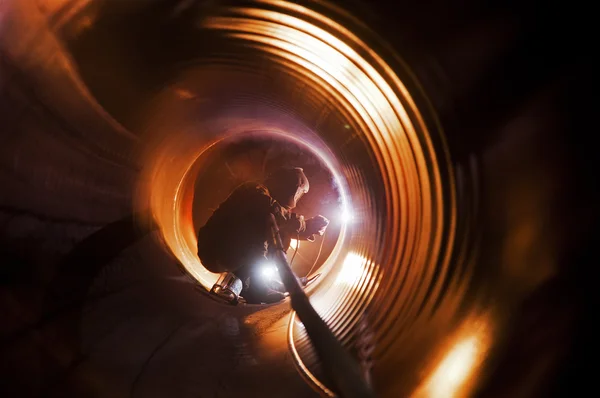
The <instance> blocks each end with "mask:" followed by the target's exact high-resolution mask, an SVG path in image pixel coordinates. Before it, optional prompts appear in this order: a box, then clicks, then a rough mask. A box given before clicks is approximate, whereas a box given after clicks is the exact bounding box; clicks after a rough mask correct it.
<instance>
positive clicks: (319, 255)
mask: <svg viewBox="0 0 600 398" xmlns="http://www.w3.org/2000/svg"><path fill="white" fill-rule="evenodd" d="M326 233H327V230H325V232H323V235H321V244H320V245H319V252H318V253H317V258H315V262H314V263H313V265H312V267H310V270H309V271H308V272H307V273H306V276H307V277H308V276H309V275H310V273H311V272H312V271H313V269H314V268H315V266H316V265H317V262H318V261H319V257H321V250H323V243H324V242H325V234H326ZM297 252H298V250H296V253H297ZM296 253H294V255H296ZM292 260H293V258H292Z"/></svg>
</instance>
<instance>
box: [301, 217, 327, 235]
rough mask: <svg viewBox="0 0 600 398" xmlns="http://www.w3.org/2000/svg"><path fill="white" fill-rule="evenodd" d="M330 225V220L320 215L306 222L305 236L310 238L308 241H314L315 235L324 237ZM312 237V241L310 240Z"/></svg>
mask: <svg viewBox="0 0 600 398" xmlns="http://www.w3.org/2000/svg"><path fill="white" fill-rule="evenodd" d="M328 225H329V220H328V219H327V218H325V217H323V216H322V215H318V216H315V217H313V218H309V219H308V220H306V230H305V234H306V235H307V236H308V237H309V239H308V240H314V236H313V235H319V236H323V234H324V233H325V230H326V229H327V226H328ZM311 237H312V239H310V238H311Z"/></svg>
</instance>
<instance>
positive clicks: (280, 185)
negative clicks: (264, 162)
mask: <svg viewBox="0 0 600 398" xmlns="http://www.w3.org/2000/svg"><path fill="white" fill-rule="evenodd" d="M265 185H266V187H267V189H268V190H269V193H270V194H271V197H272V198H273V199H275V200H276V201H277V202H278V203H279V204H280V205H281V206H283V207H285V208H287V209H293V208H295V207H296V204H297V203H298V201H299V200H300V198H301V197H302V195H304V194H305V193H307V192H308V189H309V184H308V178H306V175H305V174H304V170H303V169H302V168H300V167H282V168H280V169H277V170H275V171H274V172H273V173H271V174H270V175H269V176H268V177H267V179H266V180H265Z"/></svg>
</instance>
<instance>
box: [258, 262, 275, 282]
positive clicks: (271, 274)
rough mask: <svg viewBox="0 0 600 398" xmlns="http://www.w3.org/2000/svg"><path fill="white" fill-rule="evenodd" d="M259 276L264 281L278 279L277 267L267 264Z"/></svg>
mask: <svg viewBox="0 0 600 398" xmlns="http://www.w3.org/2000/svg"><path fill="white" fill-rule="evenodd" d="M261 274H262V276H263V278H264V279H265V280H273V279H278V278H279V273H278V272H277V267H276V266H275V264H273V263H267V264H266V265H264V266H263V267H262V269H261Z"/></svg>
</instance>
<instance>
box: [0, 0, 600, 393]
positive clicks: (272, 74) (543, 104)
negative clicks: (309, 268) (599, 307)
mask: <svg viewBox="0 0 600 398" xmlns="http://www.w3.org/2000/svg"><path fill="white" fill-rule="evenodd" d="M517 3H518V4H517ZM336 4H338V5H332V3H327V2H321V1H302V2H296V3H287V2H280V1H270V0H265V1H188V0H186V1H179V2H172V1H160V0H155V1H150V0H149V1H130V2H127V1H117V0H97V1H91V0H53V1H42V0H39V1H36V0H13V1H9V0H4V1H1V2H0V92H1V95H0V125H1V126H2V131H1V132H0V184H1V185H0V186H1V187H2V189H1V191H0V242H1V248H0V249H1V253H0V254H1V255H2V257H1V259H2V260H1V264H2V266H1V267H0V270H1V272H2V273H1V274H0V281H1V282H2V284H1V286H0V293H1V297H0V311H1V313H0V315H1V316H2V322H0V337H1V339H2V340H1V345H0V350H1V351H0V373H1V374H2V375H3V376H2V379H1V383H0V395H2V396H20V397H25V396H41V395H43V396H53V395H56V396H90V397H119V396H135V397H152V396H162V397H164V396H170V397H184V396H249V395H252V396H275V397H279V396H291V397H294V396H297V397H306V396H311V395H318V394H321V395H328V394H331V390H332V386H330V385H329V383H328V382H327V379H326V376H325V374H326V373H325V372H323V369H322V368H321V363H320V362H319V361H318V360H317V357H316V356H315V353H314V351H313V348H312V347H311V344H310V340H309V339H308V337H307V334H306V330H305V329H304V328H303V326H302V324H301V323H300V322H297V321H296V320H295V317H294V314H291V313H290V306H289V302H284V303H280V304H276V305H272V306H237V307H233V306H227V305H221V304H220V303H217V302H215V301H213V300H211V299H210V298H209V297H208V296H207V295H208V290H209V289H210V288H211V287H212V286H213V284H214V283H215V282H216V281H217V279H218V277H219V276H218V275H215V274H211V273H209V272H208V271H206V270H205V269H204V268H203V267H202V265H201V263H200V261H199V260H198V258H197V256H196V255H195V249H194V246H195V229H196V228H197V227H198V225H197V224H198V222H201V221H202V220H201V219H202V217H203V216H204V215H202V216H201V215H199V214H200V213H199V211H200V210H198V209H204V210H202V211H205V212H208V211H209V210H210V208H211V207H213V206H214V205H215V204H216V203H218V202H219V200H221V199H222V197H223V195H224V194H225V193H226V191H227V190H229V189H230V188H231V185H232V184H233V183H234V182H235V181H236V180H235V179H230V178H228V177H227V174H225V173H222V171H223V170H225V169H227V167H229V166H228V163H227V161H229V160H233V155H228V156H229V157H224V158H223V159H222V160H223V161H224V162H225V163H226V164H224V165H222V167H221V168H218V169H217V168H215V164H216V163H215V159H217V160H218V158H219V156H221V154H223V153H228V152H227V151H226V149H227V148H230V147H232V145H233V144H234V143H236V142H239V140H240V138H243V137H246V136H247V135H249V133H252V135H254V136H260V137H262V138H264V139H268V140H273V141H277V142H278V143H280V144H278V145H283V143H287V144H289V145H291V146H292V147H293V148H294V149H293V150H294V151H296V152H300V153H302V152H304V153H305V154H306V156H305V157H306V158H310V159H316V160H314V162H316V163H318V164H320V165H321V166H322V168H323V170H325V171H323V172H322V174H320V175H321V176H324V177H323V179H324V180H327V178H329V179H330V181H331V184H330V185H331V186H330V187H327V186H326V185H327V184H322V185H321V186H322V189H323V190H324V191H323V192H325V190H326V188H327V189H329V190H328V191H327V192H328V195H329V193H331V195H334V194H335V195H337V196H336V197H337V198H338V199H339V201H334V202H335V203H334V205H335V206H334V205H332V206H330V207H328V208H327V210H326V211H327V212H330V213H331V214H329V213H324V215H325V216H327V218H329V219H331V220H332V225H331V226H330V229H332V231H333V228H336V229H335V233H332V234H331V235H329V232H328V235H329V236H330V238H329V239H330V240H329V241H328V242H327V247H328V249H327V250H326V253H327V254H328V255H327V256H324V257H326V259H325V261H324V262H323V264H322V265H321V268H320V272H322V276H321V277H320V278H319V280H318V281H317V282H315V283H314V284H312V285H311V286H310V287H309V288H308V290H307V293H308V295H309V297H310V300H311V303H312V305H313V306H314V307H315V308H316V310H317V312H318V314H319V315H320V316H321V317H322V318H323V319H324V320H325V321H326V322H327V324H328V325H329V327H330V328H331V330H332V331H333V333H334V334H335V335H336V337H337V338H339V339H340V341H341V342H342V344H343V345H344V347H345V348H346V349H347V350H348V351H350V352H352V353H353V355H354V356H356V357H358V356H359V355H360V351H361V348H360V347H361V346H364V345H365V341H367V344H366V345H367V346H369V345H371V346H374V347H375V348H374V350H373V351H372V352H369V353H368V354H369V355H368V356H370V357H371V360H372V372H371V374H372V379H373V380H372V381H373V386H374V390H375V392H376V394H377V395H379V396H383V397H397V396H427V397H450V396H485V397H496V396H498V397H504V396H523V397H534V396H550V395H557V396H565V395H568V394H572V393H573V390H572V389H573V388H581V390H585V389H586V388H588V387H589V388H590V389H589V391H592V390H591V386H592V384H591V381H593V378H591V377H590V369H591V367H589V366H587V365H586V364H588V363H593V358H592V357H591V354H589V353H590V352H591V350H590V348H589V347H590V346H591V343H592V342H593V341H594V339H595V338H593V336H591V331H592V330H595V329H593V328H592V326H591V325H592V321H593V316H591V315H590V314H592V313H593V311H591V307H592V306H591V305H590V303H591V302H593V300H592V299H593V298H595V293H594V291H595V290H594V286H593V285H594V278H591V277H590V276H589V275H590V273H591V272H590V269H591V268H593V267H594V266H595V260H594V259H595V253H596V252H597V244H598V242H597V237H598V234H597V232H595V231H596V227H597V225H598V206H597V203H599V201H598V199H599V198H598V175H597V172H596V169H597V167H596V165H595V157H596V154H595V151H596V147H595V146H594V145H593V140H592V138H593V134H591V133H593V131H594V128H593V126H594V125H595V122H593V118H594V117H593V115H594V109H593V107H592V104H593V103H594V102H593V101H592V100H591V98H590V97H591V94H593V93H592V90H591V89H590V87H591V85H590V83H589V82H590V81H591V77H592V71H593V69H592V68H591V67H590V66H591V62H590V61H589V54H590V48H592V47H591V46H590V45H589V43H588V39H589V38H590V37H592V36H591V35H590V32H588V29H589V26H593V25H590V24H589V23H588V21H586V20H585V17H586V16H587V15H590V14H591V13H589V12H586V10H585V9H584V8H582V6H579V5H577V4H569V5H561V6H560V7H558V6H557V7H554V6H552V5H546V6H545V7H544V9H543V10H540V9H539V7H538V5H537V4H535V2H524V3H523V2H515V4H512V3H511V2H505V3H503V4H495V3H493V2H483V3H482V2H480V1H469V2H466V3H463V4H462V5H461V6H460V7H459V6H457V5H456V4H455V3H454V2H449V1H441V0H440V1H433V2H406V3H403V4H395V5H394V6H392V5H387V4H386V3H384V2H379V1H369V2H360V1H347V2H338V3H336ZM341 7H343V8H341ZM570 24H571V25H572V26H571V25H570ZM559 27H560V28H559ZM244 139H245V138H244ZM290 151H291V150H290ZM265 156H266V155H265ZM297 158H298V159H300V158H302V156H298V157H297ZM290 159H291V157H290ZM253 162H254V160H248V162H247V164H246V163H244V162H239V167H238V169H236V170H237V171H238V172H239V175H240V176H241V177H253V176H255V175H254V174H252V173H253V170H254V168H252V167H250V166H248V167H244V165H253V164H254V163H253ZM244 171H247V173H246V174H244V173H243V172H244ZM250 171H252V172H250ZM227 172H229V171H227ZM241 177H240V178H241ZM325 177H327V178H325ZM312 185H313V184H312V182H311V186H312ZM314 186H318V184H315V185H314ZM313 191H314V190H313V188H311V192H310V193H309V194H307V195H306V197H305V198H303V201H310V200H311V199H310V195H311V193H313V194H314V192H313ZM335 195H334V196H335ZM312 203H313V204H315V206H317V205H318V204H319V203H318V201H313V202H312ZM317 207H318V206H317ZM318 210H319V209H318V208H315V210H314V211H315V212H317V211H318ZM131 214H135V216H131ZM203 214H204V213H203ZM151 220H152V221H153V222H151ZM151 231H153V232H151ZM305 247H306V246H305V245H304V244H302V245H301V249H300V250H301V251H300V255H299V257H301V256H302V253H306V252H303V251H302V250H305V249H304V248H305ZM308 250H310V249H308ZM306 263H308V264H310V263H311V261H310V260H308V261H306Z"/></svg>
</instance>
